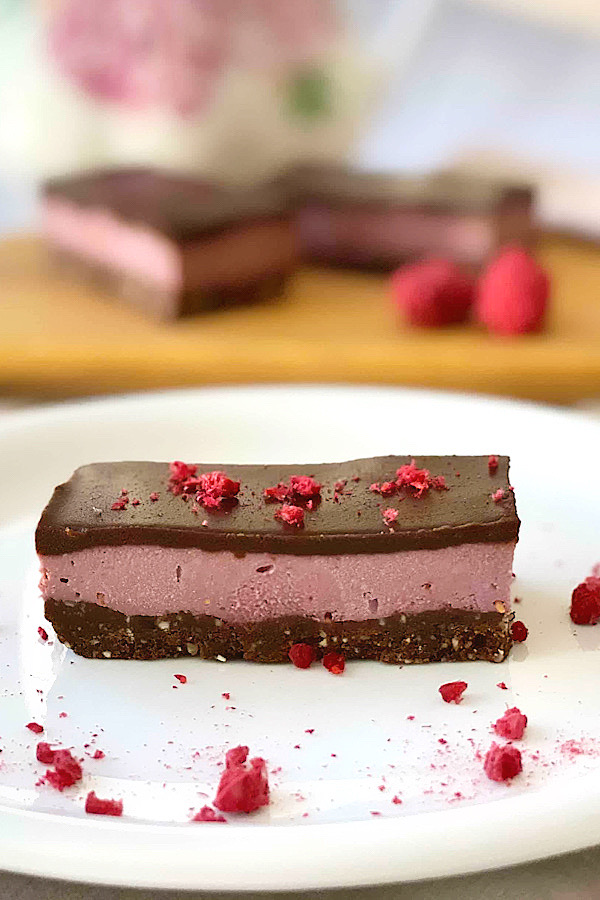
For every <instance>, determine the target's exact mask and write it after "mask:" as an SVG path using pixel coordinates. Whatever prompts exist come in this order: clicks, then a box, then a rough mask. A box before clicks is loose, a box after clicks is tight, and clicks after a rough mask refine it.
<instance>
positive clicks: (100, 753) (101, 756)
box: [92, 750, 106, 759]
mask: <svg viewBox="0 0 600 900" xmlns="http://www.w3.org/2000/svg"><path fill="white" fill-rule="evenodd" d="M105 755H106V754H105V753H103V751H102V750H94V752H93V754H92V759H104V757H105Z"/></svg>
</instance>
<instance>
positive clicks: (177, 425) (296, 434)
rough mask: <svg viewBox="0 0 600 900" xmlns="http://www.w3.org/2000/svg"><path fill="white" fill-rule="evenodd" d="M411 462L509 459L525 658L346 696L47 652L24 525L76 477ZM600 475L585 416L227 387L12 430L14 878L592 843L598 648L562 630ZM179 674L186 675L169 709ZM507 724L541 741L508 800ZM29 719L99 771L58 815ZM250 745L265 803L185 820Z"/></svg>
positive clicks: (177, 665)
mask: <svg viewBox="0 0 600 900" xmlns="http://www.w3.org/2000/svg"><path fill="white" fill-rule="evenodd" d="M407 452H408V453H415V454H418V453H459V454H460V453H467V454H468V453H486V454H487V453H490V452H497V453H510V454H511V455H512V459H513V463H512V481H513V484H514V486H515V489H516V496H517V502H518V506H519V512H520V515H521V518H522V520H523V528H522V537H521V541H520V543H519V546H518V550H517V557H516V561H515V570H516V573H517V579H516V583H515V593H516V595H517V596H519V597H520V598H521V599H522V602H521V605H520V606H518V607H517V609H518V611H519V616H520V617H521V618H523V619H524V620H525V622H526V623H527V625H528V626H529V629H530V637H529V640H528V641H527V643H526V644H525V645H522V646H520V647H517V648H515V650H514V651H513V654H512V656H511V659H510V661H509V662H506V663H503V664H502V665H492V664H490V663H467V664H440V665H429V666H422V667H410V666H408V667H404V668H397V667H389V666H385V665H379V664H374V663H364V662H363V663H360V662H359V663H352V664H350V665H348V667H347V669H346V673H345V674H344V675H343V676H342V677H335V676H332V675H330V674H329V673H328V672H326V671H325V669H323V668H322V667H320V666H314V667H313V668H312V669H310V670H308V671H300V670H297V669H295V668H293V667H292V666H258V665H253V664H249V663H241V662H235V663H231V662H229V663H226V664H220V663H218V662H204V661H200V660H197V659H185V660H181V661H160V662H126V661H108V660H106V661H105V660H102V661H90V660H85V659H80V658H78V657H76V656H74V655H73V654H72V653H71V652H67V651H65V650H64V648H62V647H61V646H60V645H59V644H58V643H57V642H54V643H52V644H44V643H42V642H41V641H40V640H39V639H38V636H37V626H38V625H40V624H43V614H42V607H41V603H40V600H39V597H38V592H37V588H36V581H37V572H36V563H35V557H34V553H33V530H34V526H35V522H36V520H37V517H38V515H39V513H40V511H41V509H42V507H43V505H44V504H45V502H46V500H47V499H48V497H49V496H50V493H51V490H52V488H53V487H54V485H55V484H56V483H58V482H59V481H63V480H64V479H66V478H67V477H68V476H69V475H70V473H71V471H72V470H73V469H74V468H75V467H76V466H77V465H80V464H82V463H85V462H89V461H92V460H102V459H104V460H108V459H123V458H125V459H127V458H130V459H144V458H149V459H158V460H170V459H174V458H181V459H187V460H195V459H200V460H204V461H208V462H210V461H214V462H216V463H219V462H223V463H227V462H233V461H235V462H259V461H264V462H275V461H280V462H303V461H304V462H309V461H312V462H315V461H327V460H340V459H346V458H352V457H358V456H368V455H371V454H384V453H407ZM599 459H600V427H599V425H598V424H597V423H595V422H594V421H591V420H588V419H585V418H583V417H580V416H577V415H575V414H571V413H568V412H561V411H557V410H553V409H544V408H540V407H535V406H531V405H526V404H516V403H510V402H506V401H503V400H492V399H484V398H473V397H468V396H455V395H445V394H432V393H424V392H418V391H403V390H393V389H390V390H385V389H369V388H330V387H322V388H319V387H316V388H297V387H296V388H247V389H246V388H241V389H224V390H219V389H217V390H206V391H192V392H178V393H163V394H158V395H146V396H138V397H125V398H119V399H110V400H102V401H98V402H92V403H82V404H76V405H68V406H61V407H54V408H51V409H45V410H40V411H32V412H24V413H17V414H13V415H7V416H6V417H4V419H2V420H0V516H1V517H2V530H1V532H0V747H1V748H2V751H3V752H2V754H1V756H0V866H2V867H4V868H7V869H12V870H15V871H20V872H29V873H35V874H38V875H46V876H57V877H62V878H72V879H78V880H82V881H90V882H97V883H108V884H122V885H135V886H153V887H174V888H175V887H177V888H206V889H237V890H241V889H244V888H248V889H250V888H252V889H261V888H264V889H268V888H272V889H291V888H324V887H330V886H335V885H358V884H374V883H378V882H387V881H394V880H402V879H417V878H425V877H428V876H441V875H450V874H454V873H461V872H467V871H472V870H475V869H482V868H486V867H491V866H499V865H505V864H509V863H517V862H521V861H525V860H530V859H534V858H536V857H540V856H544V855H548V854H554V853H557V852H560V851H563V850H573V849H576V848H581V847H585V846H588V845H590V844H593V843H596V842H600V742H599V741H598V740H597V736H600V703H599V702H598V684H599V683H600V653H599V652H598V646H599V644H600V628H587V629H586V628H575V627H574V626H572V624H571V622H570V619H569V617H568V613H567V610H568V605H569V597H570V592H571V590H572V588H573V586H574V585H575V584H577V583H578V581H580V580H581V579H582V578H583V577H584V576H585V575H587V574H588V573H589V571H590V569H591V567H592V565H593V564H595V563H596V562H598V560H599V559H600V537H599V534H600V528H599V525H600V479H599V478H598V460H599ZM175 673H183V674H185V675H187V678H188V681H187V684H185V685H179V686H178V687H177V690H174V689H173V685H177V682H176V681H175V680H174V678H173V675H174V674H175ZM459 678H460V679H464V680H466V681H467V682H468V683H469V689H468V692H467V694H466V696H465V700H464V701H463V703H462V704H461V705H460V706H454V705H447V704H445V703H443V702H442V701H441V699H440V697H439V695H438V691H437V688H438V686H439V685H440V684H442V683H443V682H445V681H450V680H455V679H459ZM501 681H504V682H505V683H506V684H507V686H508V688H509V689H508V690H507V691H503V690H501V689H499V688H498V687H497V683H498V682H501ZM224 692H230V694H231V699H230V700H229V701H227V700H225V699H224V698H223V697H222V696H221V695H222V693H224ZM507 705H508V706H513V705H517V706H519V707H520V708H521V709H522V710H523V711H524V712H525V713H526V714H527V715H528V716H529V722H530V724H529V727H528V730H527V732H526V739H525V740H524V741H523V742H522V749H523V763H524V771H523V774H522V775H521V776H520V777H519V778H517V779H515V781H514V782H513V783H512V784H511V785H503V784H494V783H492V782H490V781H488V780H487V778H486V777H485V776H484V775H483V772H482V759H481V754H483V753H485V751H486V750H487V748H488V746H489V744H490V742H491V740H492V735H491V732H490V723H491V722H493V721H494V720H495V719H496V718H497V717H498V716H499V715H501V713H502V712H503V711H504V709H505V708H506V706H507ZM61 712H66V713H67V716H66V717H65V716H63V717H61V716H60V713H61ZM413 716H414V719H413V718H409V717H413ZM31 720H36V721H38V722H41V723H42V724H43V725H44V727H45V729H46V731H45V737H46V739H47V740H51V741H56V742H60V743H61V744H63V745H65V746H71V747H74V748H75V750H76V751H77V752H79V753H81V754H85V753H91V752H92V751H93V750H94V749H95V748H100V749H102V750H103V751H104V752H105V754H106V757H105V758H104V759H102V760H92V759H90V758H89V757H88V756H86V757H85V764H84V766H85V773H86V774H85V780H84V782H83V783H82V784H81V785H80V786H78V787H75V788H72V789H70V790H68V791H65V792H64V793H63V794H59V793H57V792H56V791H53V790H52V789H51V788H49V787H46V786H36V781H37V779H38V777H39V775H40V774H42V773H43V770H44V767H43V766H40V765H39V764H38V763H36V762H35V758H34V755H35V744H36V740H37V739H36V738H35V736H34V735H32V734H31V733H30V732H29V731H28V730H26V729H25V727H24V726H25V724H26V723H27V722H29V721H31ZM307 729H314V732H313V733H307ZM93 735H96V737H93ZM440 739H442V740H443V741H446V742H447V743H441V742H440ZM573 742H575V743H573ZM239 743H245V744H248V745H249V746H250V748H251V751H252V753H255V754H260V755H263V756H265V757H266V758H267V759H268V761H269V765H270V769H271V770H272V772H273V774H272V776H271V783H272V796H273V802H272V804H271V806H270V807H269V808H268V809H266V810H264V811H261V812H260V813H259V814H257V815H253V816H249V817H243V818H235V817H232V821H230V823H229V824H228V825H202V824H190V823H189V822H188V817H189V811H190V809H192V808H193V809H198V808H199V807H200V806H201V805H203V803H204V802H206V801H207V800H208V801H210V800H211V799H212V797H213V796H214V788H215V785H216V783H217V781H218V777H219V771H220V769H219V764H220V763H221V762H222V760H223V756H224V752H225V750H226V749H227V748H228V747H231V746H235V745H237V744H239ZM86 744H88V745H90V746H89V747H87V748H86V746H85V745H86ZM91 789H94V790H96V792H97V794H98V795H99V796H101V797H105V796H107V797H116V796H121V797H123V799H124V802H125V813H126V814H125V815H124V816H123V818H122V819H115V820H113V819H108V818H104V817H94V816H86V815H85V813H84V812H83V798H84V797H85V795H86V793H87V792H88V791H89V790H91ZM394 796H397V797H399V798H400V799H401V800H402V803H401V804H398V803H393V802H392V798H393V797H394ZM373 813H378V814H379V815H373Z"/></svg>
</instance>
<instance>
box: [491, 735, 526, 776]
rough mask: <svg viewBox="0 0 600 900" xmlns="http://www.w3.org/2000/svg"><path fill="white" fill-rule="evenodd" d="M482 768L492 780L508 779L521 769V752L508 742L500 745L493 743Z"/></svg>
mask: <svg viewBox="0 0 600 900" xmlns="http://www.w3.org/2000/svg"><path fill="white" fill-rule="evenodd" d="M483 769H484V771H485V774H486V775H487V777H488V778H490V779H491V780H492V781H509V780H510V779H511V778H514V777H515V775H518V774H519V772H521V771H522V769H523V764H522V762H521V753H520V751H519V750H517V748H516V747H511V745H510V744H506V746H504V747H500V746H499V745H498V744H496V743H493V744H492V746H491V747H490V749H489V750H488V752H487V754H486V757H485V761H484V763H483Z"/></svg>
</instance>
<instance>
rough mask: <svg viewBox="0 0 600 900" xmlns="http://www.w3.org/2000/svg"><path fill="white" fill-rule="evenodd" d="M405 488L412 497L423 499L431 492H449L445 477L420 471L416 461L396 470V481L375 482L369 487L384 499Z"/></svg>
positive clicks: (423, 470)
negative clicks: (424, 495)
mask: <svg viewBox="0 0 600 900" xmlns="http://www.w3.org/2000/svg"><path fill="white" fill-rule="evenodd" d="M403 488H404V489H405V490H406V491H407V493H408V494H409V495H410V496H412V497H422V496H423V494H426V493H427V491H429V490H434V491H447V490H448V486H447V485H446V479H445V478H444V476H443V475H432V474H431V472H430V471H429V470H428V469H418V468H417V466H416V463H415V460H414V459H412V460H411V461H410V463H407V464H406V465H403V466H400V468H399V469H396V480H395V481H384V482H382V483H381V484H378V483H377V482H374V483H373V484H371V485H370V486H369V490H370V491H373V492H374V493H377V494H381V495H382V496H383V497H391V496H392V494H396V493H398V492H399V491H400V490H402V489H403Z"/></svg>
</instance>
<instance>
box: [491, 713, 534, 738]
mask: <svg viewBox="0 0 600 900" xmlns="http://www.w3.org/2000/svg"><path fill="white" fill-rule="evenodd" d="M526 727H527V716H525V715H523V713H522V712H521V710H520V709H517V707H516V706H513V707H512V708H511V709H507V710H506V712H505V713H504V715H503V716H500V718H499V719H498V720H497V721H496V722H495V723H494V731H495V732H496V734H499V735H500V737H503V738H506V739H507V740H509V741H516V740H519V739H520V738H522V737H523V732H524V731H525V728H526Z"/></svg>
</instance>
